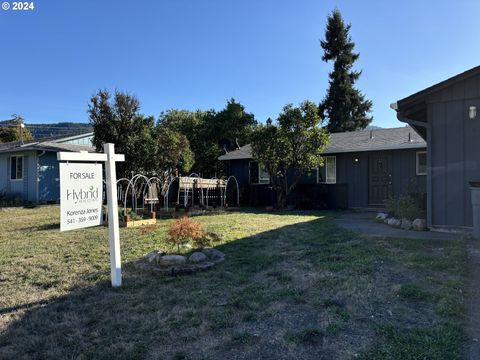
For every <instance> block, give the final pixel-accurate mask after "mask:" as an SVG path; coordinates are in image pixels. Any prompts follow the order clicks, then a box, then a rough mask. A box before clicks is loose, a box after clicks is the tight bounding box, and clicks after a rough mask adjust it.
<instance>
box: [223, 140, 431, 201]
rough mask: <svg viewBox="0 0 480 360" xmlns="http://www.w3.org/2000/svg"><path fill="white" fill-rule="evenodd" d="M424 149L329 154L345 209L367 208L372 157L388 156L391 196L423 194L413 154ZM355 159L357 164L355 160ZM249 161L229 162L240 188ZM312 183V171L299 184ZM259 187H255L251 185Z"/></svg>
mask: <svg viewBox="0 0 480 360" xmlns="http://www.w3.org/2000/svg"><path fill="white" fill-rule="evenodd" d="M425 150H426V148H424V149H406V150H389V151H381V152H373V151H372V152H358V153H340V154H331V155H330V154H329V155H328V156H336V158H337V184H346V185H347V187H348V206H349V207H368V206H369V193H368V192H369V173H368V169H369V166H368V164H369V158H370V156H372V155H378V154H388V155H389V156H390V157H391V161H392V163H391V172H392V195H393V196H395V197H398V196H399V195H400V194H402V193H405V192H406V191H407V190H409V189H410V188H413V189H412V190H416V191H418V192H421V193H426V191H427V185H426V178H427V177H426V175H416V153H417V151H425ZM355 159H358V161H355ZM248 163H249V160H231V161H230V171H229V174H231V175H234V176H236V178H237V180H238V182H239V185H240V187H241V188H242V187H245V186H249V182H248V171H249V167H248ZM315 182H316V172H315V171H313V172H312V173H311V174H310V175H307V174H305V175H304V176H303V177H302V180H301V182H300V183H301V184H312V183H315ZM251 186H257V187H258V186H259V185H251Z"/></svg>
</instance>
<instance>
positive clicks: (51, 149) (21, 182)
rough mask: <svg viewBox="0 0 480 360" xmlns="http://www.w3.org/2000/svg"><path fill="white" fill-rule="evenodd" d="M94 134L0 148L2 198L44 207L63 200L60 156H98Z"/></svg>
mask: <svg viewBox="0 0 480 360" xmlns="http://www.w3.org/2000/svg"><path fill="white" fill-rule="evenodd" d="M92 139H93V133H92V132H90V133H84V134H80V135H76V136H70V137H63V138H55V139H52V138H50V139H45V140H41V141H29V142H25V143H22V142H20V141H16V142H10V143H5V144H0V197H7V198H21V199H22V200H23V201H27V202H33V203H42V202H57V201H58V200H59V199H60V183H59V167H58V161H57V152H59V151H88V152H95V148H94V147H93V146H92Z"/></svg>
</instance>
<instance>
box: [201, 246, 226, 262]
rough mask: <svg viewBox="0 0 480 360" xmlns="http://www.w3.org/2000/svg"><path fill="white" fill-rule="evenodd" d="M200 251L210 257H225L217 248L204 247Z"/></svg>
mask: <svg viewBox="0 0 480 360" xmlns="http://www.w3.org/2000/svg"><path fill="white" fill-rule="evenodd" d="M202 253H204V254H205V255H207V256H208V257H209V258H210V259H217V260H219V259H223V258H224V257H225V254H224V253H222V252H221V251H220V250H217V249H211V248H206V249H203V250H202Z"/></svg>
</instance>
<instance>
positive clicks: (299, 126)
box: [252, 101, 329, 208]
mask: <svg viewBox="0 0 480 360" xmlns="http://www.w3.org/2000/svg"><path fill="white" fill-rule="evenodd" d="M328 141H329V136H328V134H327V133H326V132H325V130H324V129H322V128H321V127H320V117H319V115H318V109H317V106H316V105H315V104H314V103H312V102H310V101H304V102H303V103H301V104H300V106H299V107H294V106H293V105H291V104H289V105H286V106H285V107H284V108H283V112H282V113H281V114H280V116H279V118H278V120H277V124H275V125H274V124H271V123H270V125H269V124H267V125H262V126H259V127H258V128H257V129H256V131H255V132H254V134H253V141H252V149H253V156H254V157H255V158H256V159H258V161H260V162H261V163H263V164H264V165H265V167H266V169H267V171H268V173H269V174H270V178H271V183H272V186H273V188H274V189H275V192H276V194H277V206H279V207H280V208H283V207H284V206H285V202H286V198H287V196H288V195H289V194H290V192H291V191H292V190H293V189H294V188H295V186H296V185H297V184H298V182H299V180H300V178H301V176H302V175H303V174H305V173H308V172H311V171H312V170H313V169H315V168H316V167H317V166H321V165H322V163H323V159H322V152H323V150H324V149H325V147H326V146H327V144H328ZM289 174H293V176H292V180H291V182H290V181H289V176H287V175H289Z"/></svg>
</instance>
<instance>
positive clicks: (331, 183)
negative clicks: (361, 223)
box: [219, 126, 427, 208]
mask: <svg viewBox="0 0 480 360" xmlns="http://www.w3.org/2000/svg"><path fill="white" fill-rule="evenodd" d="M426 150H427V144H426V142H425V140H424V139H423V138H422V137H421V136H419V135H418V134H417V133H416V132H415V131H414V130H413V129H412V128H411V127H410V126H405V127H401V128H393V129H376V130H363V131H356V132H345V133H336V134H331V137H330V143H329V145H328V147H327V149H326V150H325V151H324V158H325V165H324V166H323V167H321V168H319V169H313V170H312V171H311V172H310V174H305V175H304V176H303V178H302V179H301V181H300V184H299V186H297V188H296V191H295V193H294V194H292V196H291V199H290V203H298V202H299V201H300V202H301V201H308V202H310V204H311V207H313V208H347V207H348V208H355V207H357V208H364V207H383V206H384V201H385V200H386V199H388V198H390V197H392V196H398V195H400V194H402V193H404V192H406V191H415V192H418V193H420V194H424V193H425V192H426V188H427V187H426V173H427V169H426V158H427V154H426ZM219 160H223V161H226V162H227V163H228V169H229V170H228V171H229V174H230V175H234V176H235V177H236V178H237V180H238V182H239V185H240V188H241V197H242V199H241V200H242V202H243V204H246V205H272V202H273V201H274V197H273V196H271V195H269V194H268V192H269V191H272V190H271V189H270V185H269V181H270V179H269V175H268V173H267V172H266V171H265V170H264V169H263V167H262V165H261V164H259V163H258V162H257V161H256V160H255V159H254V158H253V156H252V150H251V146H250V145H246V146H243V147H240V148H239V149H237V150H235V151H232V152H229V153H228V154H225V155H222V156H220V157H219Z"/></svg>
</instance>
